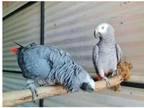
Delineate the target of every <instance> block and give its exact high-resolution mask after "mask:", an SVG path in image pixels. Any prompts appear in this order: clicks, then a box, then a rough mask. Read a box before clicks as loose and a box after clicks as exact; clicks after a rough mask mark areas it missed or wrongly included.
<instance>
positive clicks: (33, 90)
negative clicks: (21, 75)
mask: <svg viewBox="0 0 144 108" xmlns="http://www.w3.org/2000/svg"><path fill="white" fill-rule="evenodd" d="M26 87H27V88H28V89H30V90H31V93H32V100H33V102H34V103H35V99H36V97H38V93H37V90H36V86H35V84H34V81H33V80H27V85H26Z"/></svg>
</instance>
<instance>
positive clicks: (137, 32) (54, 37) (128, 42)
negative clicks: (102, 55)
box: [3, 2, 144, 107]
mask: <svg viewBox="0 0 144 108" xmlns="http://www.w3.org/2000/svg"><path fill="white" fill-rule="evenodd" d="M8 3H9V4H11V3H12V5H9V6H10V7H8V6H7V5H6V6H4V7H3V10H4V11H3V17H4V16H6V15H7V14H9V13H10V12H12V11H14V10H15V9H16V8H18V7H20V6H22V5H23V4H25V3H26V2H8ZM11 6H12V7H11ZM143 9H144V3H138V2H45V43H46V44H50V45H54V46H57V47H60V48H62V49H64V50H66V51H68V52H70V53H71V54H72V56H74V58H75V59H76V61H77V62H79V63H80V64H82V65H83V66H84V67H85V68H86V69H87V70H88V71H89V72H90V73H91V74H95V73H94V68H93V64H92V61H91V53H92V46H93V45H95V43H96V42H95V39H94V37H93V31H94V27H95V26H96V25H97V24H99V23H100V22H109V23H111V24H113V26H114V27H115V30H116V38H117V41H118V42H119V43H120V45H121V47H122V49H123V51H124V54H125V56H126V57H127V58H128V59H129V60H130V61H131V62H132V63H133V65H134V66H133V67H134V69H133V73H132V78H131V80H130V81H134V82H140V83H141V82H143V83H144V73H143V72H142V71H143V70H144V67H143V63H144V62H143V56H144V50H143V49H144V36H143V34H144V31H143V29H144V23H143V21H144V10H143ZM14 41H16V42H19V43H21V44H24V45H25V44H28V43H30V42H32V41H35V42H37V43H39V42H40V3H35V4H33V5H31V6H29V7H27V8H25V9H24V10H21V11H19V12H18V13H16V14H14V15H12V16H10V17H9V18H6V19H5V20H4V21H3V69H4V70H20V69H19V67H18V66H17V62H16V56H14V55H12V54H11V53H10V51H9V49H10V48H11V47H16V45H15V44H14V43H13V42H14ZM24 87H25V80H24V78H23V77H22V75H21V74H16V73H12V72H11V73H8V72H5V73H3V91H4V92H6V91H11V90H18V89H23V88H24ZM131 90H132V88H130V89H128V90H127V89H126V88H124V89H123V90H122V92H120V93H121V95H120V94H119V95H118V96H117V95H115V94H113V95H112V93H105V94H104V92H103V91H102V92H101V93H100V94H99V93H97V94H90V95H87V94H84V93H83V94H76V95H73V94H72V95H71V96H69V97H66V98H65V96H59V97H49V98H48V100H45V106H85V105H86V106H129V105H127V103H131V104H132V105H133V106H142V105H143V103H142V102H143V101H142V99H143V98H142V93H143V91H142V90H141V92H140V91H138V89H136V90H135V89H134V90H132V91H131ZM123 91H125V92H123ZM135 91H137V93H135ZM136 94H138V96H135V95H136ZM131 95H134V96H132V97H133V98H131V97H130V96H131ZM98 96H99V97H98ZM123 96H124V97H123ZM125 96H127V98H126V97H125ZM139 96H141V97H139ZM79 97H83V98H84V99H86V100H85V101H84V100H82V101H81V102H80V101H79V100H80V98H79ZM95 97H98V98H95ZM103 98H107V100H108V101H107V102H103ZM109 98H111V99H113V100H109ZM139 98H140V99H141V100H140V99H139ZM95 99H96V100H95ZM90 100H91V101H90ZM115 100H118V101H119V100H121V101H119V102H116V103H112V101H115ZM69 101H71V102H72V103H71V104H69V103H68V102H69ZM87 101H90V103H87ZM95 102H96V103H95ZM120 102H121V103H120ZM123 104H124V105H123ZM18 106H23V107H24V106H38V103H36V104H34V103H32V102H31V103H26V104H22V105H18Z"/></svg>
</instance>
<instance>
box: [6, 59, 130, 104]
mask: <svg viewBox="0 0 144 108" xmlns="http://www.w3.org/2000/svg"><path fill="white" fill-rule="evenodd" d="M131 68H132V66H131V64H130V63H128V62H126V61H124V62H121V63H120V64H119V65H118V69H119V70H118V71H119V73H120V75H118V76H114V77H112V78H109V81H110V84H111V87H113V86H116V85H119V84H120V83H121V82H122V81H124V80H127V79H129V77H130V72H131ZM95 84H96V91H98V90H101V89H104V88H107V86H106V82H105V81H103V80H101V81H96V82H95ZM37 91H38V97H37V98H36V100H37V99H42V98H47V97H49V96H56V95H63V94H67V90H66V89H65V88H64V87H62V86H58V85H56V86H49V87H39V88H37ZM30 101H32V94H31V91H30V90H28V89H26V90H17V91H10V92H5V93H3V106H15V105H18V104H23V103H26V102H30Z"/></svg>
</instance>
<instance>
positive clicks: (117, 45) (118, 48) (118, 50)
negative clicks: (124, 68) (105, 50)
mask: <svg viewBox="0 0 144 108" xmlns="http://www.w3.org/2000/svg"><path fill="white" fill-rule="evenodd" d="M115 47H116V55H117V62H118V63H119V62H120V61H121V58H122V50H121V48H120V46H119V44H116V46H115Z"/></svg>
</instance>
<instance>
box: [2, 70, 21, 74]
mask: <svg viewBox="0 0 144 108" xmlns="http://www.w3.org/2000/svg"><path fill="white" fill-rule="evenodd" d="M3 72H11V73H18V74H21V73H22V72H21V71H16V70H5V69H4V70H3Z"/></svg>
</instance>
